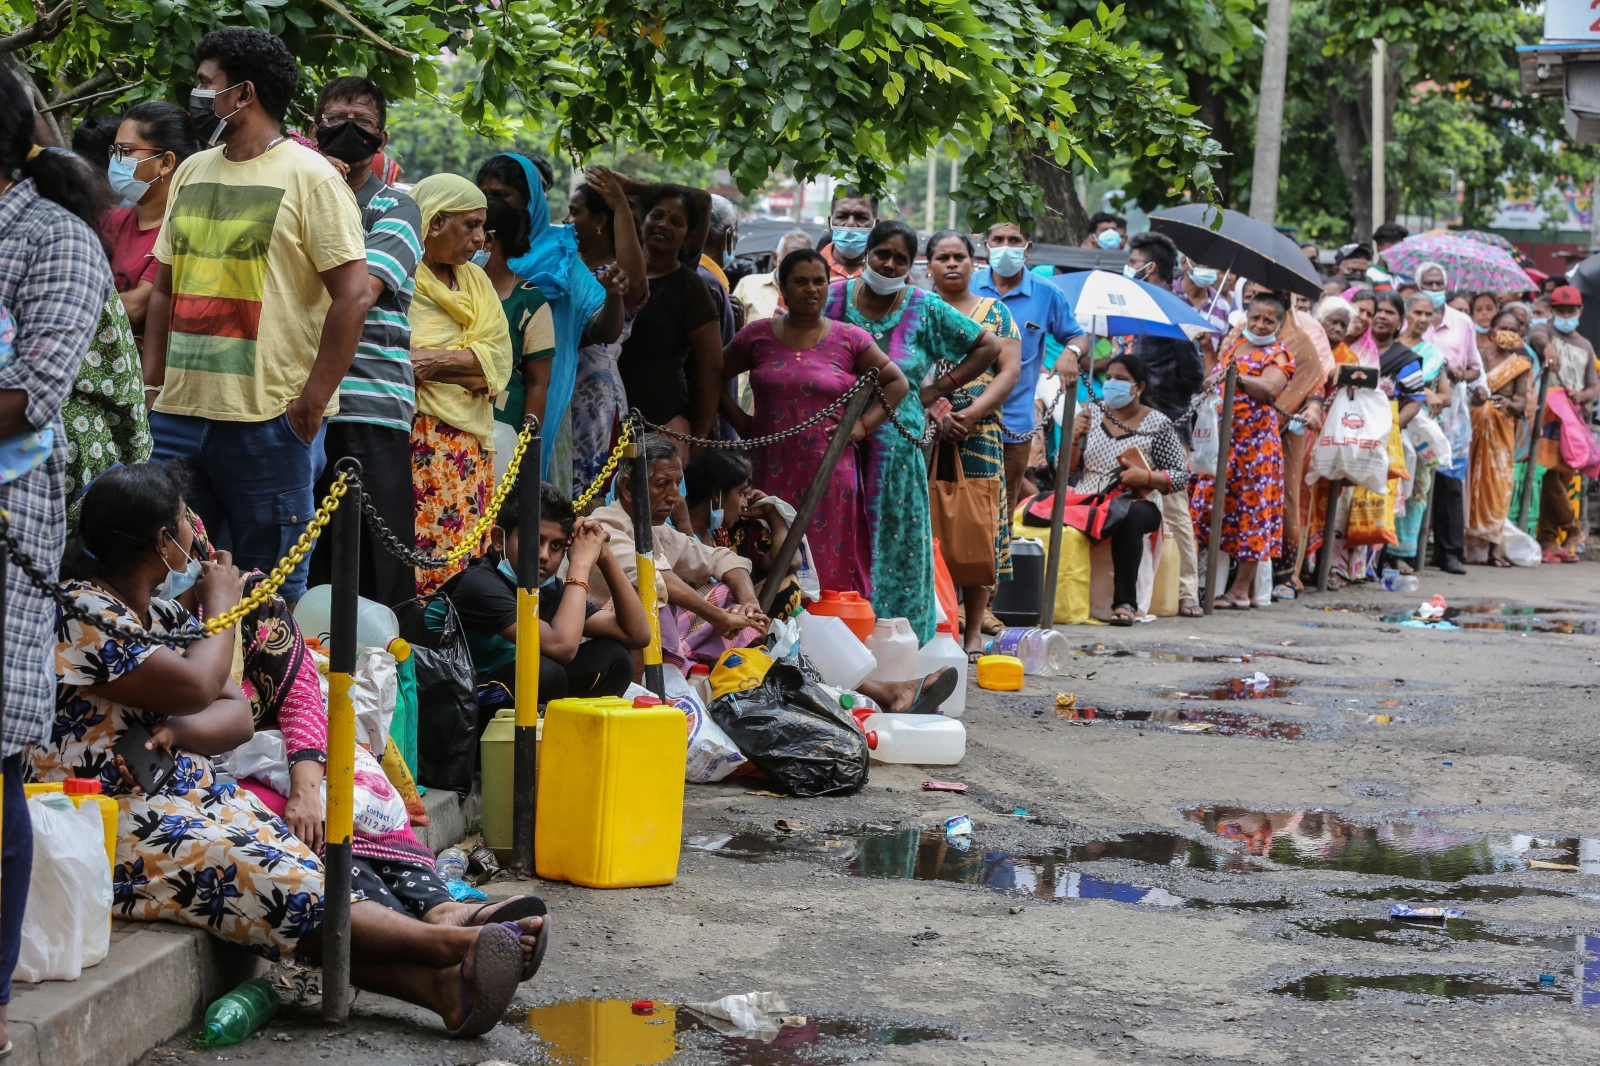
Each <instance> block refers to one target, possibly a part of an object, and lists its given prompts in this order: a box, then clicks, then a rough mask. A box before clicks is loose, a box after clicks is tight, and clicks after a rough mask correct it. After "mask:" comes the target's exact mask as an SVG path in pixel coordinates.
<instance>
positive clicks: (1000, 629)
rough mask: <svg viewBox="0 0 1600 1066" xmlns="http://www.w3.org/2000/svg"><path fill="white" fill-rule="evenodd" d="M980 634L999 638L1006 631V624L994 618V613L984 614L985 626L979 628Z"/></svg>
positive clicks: (987, 612) (985, 612) (986, 612)
mask: <svg viewBox="0 0 1600 1066" xmlns="http://www.w3.org/2000/svg"><path fill="white" fill-rule="evenodd" d="M978 629H979V632H982V633H987V634H988V635H989V636H991V637H998V636H999V635H1000V634H1001V633H1004V632H1005V631H1006V624H1005V623H1004V622H1002V621H1000V619H998V618H996V617H995V616H994V612H993V611H988V610H985V611H984V612H983V625H981V626H979V627H978Z"/></svg>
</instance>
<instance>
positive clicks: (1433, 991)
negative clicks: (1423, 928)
mask: <svg viewBox="0 0 1600 1066" xmlns="http://www.w3.org/2000/svg"><path fill="white" fill-rule="evenodd" d="M1272 991H1273V992H1275V993H1277V994H1278V995H1280V996H1293V997H1294V998H1296V999H1309V1000H1318V1001H1325V1000H1348V999H1355V998H1356V997H1357V996H1358V995H1359V994H1361V993H1363V992H1400V993H1406V994H1409V995H1415V996H1423V997H1427V998H1431V999H1471V1000H1476V1001H1478V1002H1483V1001H1484V1000H1487V999H1489V998H1490V997H1492V996H1549V997H1551V998H1552V999H1556V998H1566V997H1568V996H1570V995H1571V993H1570V992H1563V991H1562V990H1561V989H1560V988H1559V987H1557V986H1554V985H1547V986H1542V987H1541V986H1540V984H1539V982H1538V981H1537V980H1533V981H1521V982H1516V983H1508V982H1506V981H1505V980H1504V979H1503V978H1498V977H1490V976H1488V975H1486V974H1460V973H1397V974H1387V975H1384V976H1379V977H1373V976H1367V975H1356V974H1341V973H1314V974H1311V975H1309V976H1306V977H1301V978H1299V979H1297V980H1294V981H1290V982H1288V983H1287V984H1282V985H1279V986H1278V987H1277V988H1274V989H1273V990H1272Z"/></svg>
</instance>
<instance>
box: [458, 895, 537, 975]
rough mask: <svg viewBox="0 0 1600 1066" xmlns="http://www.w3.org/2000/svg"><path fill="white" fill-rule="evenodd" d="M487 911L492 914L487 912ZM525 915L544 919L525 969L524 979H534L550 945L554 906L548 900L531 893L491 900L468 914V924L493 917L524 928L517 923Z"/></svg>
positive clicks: (523, 971) (485, 920) (483, 921)
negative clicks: (546, 902)
mask: <svg viewBox="0 0 1600 1066" xmlns="http://www.w3.org/2000/svg"><path fill="white" fill-rule="evenodd" d="M484 911H488V912H489V913H488V914H485V913H484ZM524 918H543V919H544V921H542V922H540V923H539V931H538V932H537V933H535V934H534V940H533V958H532V959H531V960H529V962H528V964H527V965H526V966H524V967H523V968H522V980H524V981H531V980H532V979H533V975H534V974H536V973H538V972H539V964H540V963H542V962H544V953H545V949H546V948H548V947H549V946H550V908H549V907H546V906H545V903H544V900H542V899H540V898H539V897H538V896H533V895H528V896H513V897H511V898H510V899H507V900H500V901H497V902H495V901H491V902H489V903H485V904H484V905H483V906H481V907H479V908H478V909H477V910H475V911H473V912H472V913H471V914H470V915H468V916H467V924H468V925H483V924H484V923H485V922H488V921H491V920H492V921H496V922H499V923H500V924H501V925H512V926H516V928H518V929H519V930H520V929H521V926H517V925H516V923H517V922H519V921H521V920H522V919H524ZM518 935H519V936H521V935H525V934H521V933H519V934H518Z"/></svg>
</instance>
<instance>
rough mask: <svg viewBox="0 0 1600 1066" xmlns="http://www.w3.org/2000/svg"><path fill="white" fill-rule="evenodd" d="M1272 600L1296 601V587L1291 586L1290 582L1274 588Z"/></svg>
mask: <svg viewBox="0 0 1600 1066" xmlns="http://www.w3.org/2000/svg"><path fill="white" fill-rule="evenodd" d="M1272 598H1273V599H1274V600H1278V601H1282V600H1292V599H1294V598H1295V591H1294V586H1293V585H1291V584H1289V583H1288V582H1284V583H1283V584H1281V585H1277V586H1274V588H1273V590H1272Z"/></svg>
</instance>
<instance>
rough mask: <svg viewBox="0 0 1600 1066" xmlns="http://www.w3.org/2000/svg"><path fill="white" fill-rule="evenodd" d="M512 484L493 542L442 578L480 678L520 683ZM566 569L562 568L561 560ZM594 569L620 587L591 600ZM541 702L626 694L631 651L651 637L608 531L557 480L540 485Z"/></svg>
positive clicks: (510, 686) (518, 548)
mask: <svg viewBox="0 0 1600 1066" xmlns="http://www.w3.org/2000/svg"><path fill="white" fill-rule="evenodd" d="M518 491H519V490H518V488H516V487H513V488H512V490H511V491H510V493H508V494H507V496H506V499H505V502H504V504H502V505H501V508H500V515H499V517H498V518H497V519H496V520H495V525H494V528H493V529H492V530H490V532H489V537H490V542H491V550H490V552H489V553H488V554H487V555H483V556H480V557H478V558H476V559H474V560H473V561H472V562H471V564H469V565H468V566H467V568H466V569H465V570H463V571H462V572H461V573H459V574H457V575H456V576H455V577H453V578H451V579H450V580H449V582H448V583H446V584H445V586H444V594H445V595H446V596H448V597H449V598H450V602H451V603H453V604H454V605H455V608H456V613H457V614H458V615H460V617H461V627H462V629H464V630H466V634H467V646H468V648H469V649H470V650H471V652H472V666H473V669H474V670H475V671H476V672H477V675H478V684H479V685H491V686H493V685H499V686H502V687H503V688H504V689H505V691H506V692H510V693H515V692H516V690H517V682H516V673H517V566H518V565H519V564H518V560H519V559H520V558H521V554H522V551H523V550H524V549H526V548H528V547H531V545H527V544H523V543H522V539H521V536H522V534H521V530H520V529H518V526H517V492H518ZM563 562H564V563H565V564H566V572H565V574H564V575H563V574H562V572H561V571H562V563H563ZM596 570H598V571H599V572H600V576H601V577H603V578H604V579H605V581H606V584H607V586H608V587H609V588H611V589H613V590H615V593H616V595H615V596H614V598H613V599H612V601H611V604H610V606H609V607H608V608H605V609H602V608H600V607H597V606H595V605H594V604H592V603H590V602H589V599H588V588H589V582H590V575H591V574H593V573H594V572H595V571H596ZM539 581H540V585H539V702H540V703H548V702H549V701H550V700H561V699H590V698H593V697H597V696H620V695H622V694H623V692H624V691H626V690H627V688H628V685H629V683H630V682H632V681H633V654H632V653H633V652H635V651H638V650H639V649H641V648H643V647H644V646H645V645H646V644H649V643H650V620H649V619H648V618H646V617H645V613H644V605H643V604H641V603H640V602H639V594H638V593H637V592H635V591H634V589H633V586H632V585H630V584H629V583H628V581H627V579H626V578H625V577H624V576H623V573H622V568H621V567H620V566H619V565H618V563H617V560H616V557H615V556H613V555H612V554H611V553H610V552H609V551H607V550H606V532H605V529H604V528H602V527H601V525H600V524H599V523H598V522H596V521H594V520H593V519H590V518H578V517H577V515H575V514H574V513H573V510H572V503H571V501H570V500H568V499H567V498H566V496H565V495H564V494H563V493H562V492H561V490H560V489H558V488H556V486H554V485H552V484H550V483H549V482H545V483H543V484H541V485H540V486H539Z"/></svg>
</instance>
